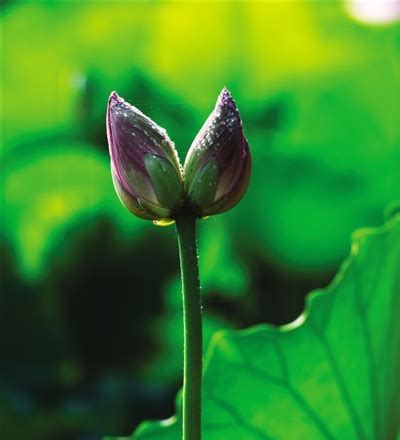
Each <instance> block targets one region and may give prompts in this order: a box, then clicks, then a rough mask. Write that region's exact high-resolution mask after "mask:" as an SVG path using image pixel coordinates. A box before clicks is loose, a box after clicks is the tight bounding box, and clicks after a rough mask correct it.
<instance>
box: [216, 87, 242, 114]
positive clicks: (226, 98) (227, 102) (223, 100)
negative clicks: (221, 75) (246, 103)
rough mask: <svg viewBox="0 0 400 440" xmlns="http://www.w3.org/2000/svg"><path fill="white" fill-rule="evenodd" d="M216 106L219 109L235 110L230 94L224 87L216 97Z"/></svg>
mask: <svg viewBox="0 0 400 440" xmlns="http://www.w3.org/2000/svg"><path fill="white" fill-rule="evenodd" d="M217 105H218V106H220V107H228V108H229V109H231V110H237V107H236V104H235V101H234V100H233V98H232V94H231V92H230V91H229V90H228V89H227V88H226V86H224V88H223V89H222V90H221V93H220V94H219V97H218V102H217Z"/></svg>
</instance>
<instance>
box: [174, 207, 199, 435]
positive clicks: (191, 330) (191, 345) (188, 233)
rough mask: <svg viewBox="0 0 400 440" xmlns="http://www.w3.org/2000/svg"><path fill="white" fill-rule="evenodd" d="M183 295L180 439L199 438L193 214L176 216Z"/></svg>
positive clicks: (197, 280) (196, 286)
mask: <svg viewBox="0 0 400 440" xmlns="http://www.w3.org/2000/svg"><path fill="white" fill-rule="evenodd" d="M175 221H176V229H177V232H178V241H179V257H180V263H181V277H182V295H183V327H184V330H183V332H184V333H183V334H184V363H183V416H182V428H183V429H182V434H183V437H182V438H183V440H200V439H201V378H202V325H201V300H200V278H199V260H198V255H197V241H196V218H195V217H194V216H192V215H181V216H178V217H177V218H176V219H175Z"/></svg>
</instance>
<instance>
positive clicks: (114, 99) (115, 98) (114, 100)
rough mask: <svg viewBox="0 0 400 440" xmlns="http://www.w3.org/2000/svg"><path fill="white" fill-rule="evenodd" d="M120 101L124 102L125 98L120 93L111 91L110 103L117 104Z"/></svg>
mask: <svg viewBox="0 0 400 440" xmlns="http://www.w3.org/2000/svg"><path fill="white" fill-rule="evenodd" d="M120 102H123V99H122V98H121V97H120V96H119V95H118V93H117V92H115V91H114V92H111V95H110V97H109V98H108V104H109V105H115V104H119V103H120Z"/></svg>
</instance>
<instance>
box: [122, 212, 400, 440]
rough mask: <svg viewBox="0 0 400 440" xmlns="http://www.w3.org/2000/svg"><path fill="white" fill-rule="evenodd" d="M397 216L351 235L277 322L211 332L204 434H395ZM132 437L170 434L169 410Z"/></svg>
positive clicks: (399, 343) (174, 432) (399, 359)
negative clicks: (322, 285)
mask: <svg viewBox="0 0 400 440" xmlns="http://www.w3.org/2000/svg"><path fill="white" fill-rule="evenodd" d="M399 244H400V215H399V214H397V215H396V216H394V217H393V219H392V220H391V221H389V222H388V223H387V224H386V225H385V226H383V227H381V228H376V229H364V230H360V231H358V232H356V233H355V234H354V235H353V242H352V250H351V255H350V257H349V258H348V259H347V260H346V262H345V263H344V264H343V265H342V268H341V270H340V272H339V274H338V275H337V277H336V278H335V280H334V281H333V282H332V283H331V285H330V286H329V287H327V288H326V289H323V290H319V291H315V292H313V293H312V294H311V295H310V296H309V298H308V304H307V308H306V311H305V313H304V314H303V315H301V316H300V317H299V319H298V320H297V321H295V322H293V323H292V324H289V325H287V326H284V327H281V328H272V327H270V326H267V325H260V326H257V327H254V328H251V329H248V330H245V331H241V332H234V331H221V332H218V333H217V334H216V335H215V336H214V338H213V340H212V343H211V346H210V349H209V351H208V355H207V358H206V361H205V365H206V367H205V373H204V388H203V390H204V391H203V404H204V413H203V414H204V415H203V430H204V437H205V438H207V440H214V439H221V438H229V439H232V440H252V439H254V440H256V439H269V438H271V439H272V438H273V439H288V438H297V439H309V438H312V439H325V438H331V439H334V438H338V439H339V438H340V439H342V438H343V439H348V440H350V439H360V438H363V439H383V438H384V439H388V440H389V439H395V438H396V435H397V433H398V430H399V428H400V406H399V404H400V400H399V394H398V390H397V384H398V378H397V372H398V369H399V368H400V351H399V347H400V325H399V322H398V319H397V318H398V317H397V311H398V310H399V307H400V278H399V271H398V268H399V264H400V252H399V251H400V246H399ZM131 438H132V439H135V440H145V439H165V440H166V439H175V440H177V439H179V438H180V424H179V420H178V421H177V420H176V419H175V418H172V419H170V420H167V421H164V422H161V423H145V424H143V425H141V427H139V428H138V430H137V432H136V434H134V435H133V436H132V437H131Z"/></svg>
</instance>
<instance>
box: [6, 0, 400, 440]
mask: <svg viewBox="0 0 400 440" xmlns="http://www.w3.org/2000/svg"><path fill="white" fill-rule="evenodd" d="M362 3H363V2H361V3H360V4H359V6H360V5H361V6H360V8H362ZM386 5H387V6H386V7H387V8H390V5H389V3H387V4H386ZM381 7H382V8H383V9H384V8H385V3H384V2H381ZM386 12H387V14H386V15H385V14H383V19H382V20H381V22H377V21H378V20H375V19H374V17H375V18H377V17H378V16H377V15H375V16H374V15H373V16H372V18H371V16H368V14H367V15H366V14H365V13H363V11H362V9H359V10H357V8H356V7H355V6H354V5H353V7H351V5H350V6H349V4H348V3H345V2H344V1H329V2H325V1H313V2H311V1H302V2H300V1H299V2H267V3H258V2H257V3H256V2H254V3H252V2H248V3H244V2H234V3H233V2H222V3H181V2H154V3H151V2H140V3H139V2H137V3H135V2H100V1H99V2H95V1H81V2H75V1H55V0H53V1H51V0H48V1H40V2H39V1H36V2H35V1H32V2H27V1H25V2H23V1H16V0H14V1H12V0H9V1H4V0H3V2H2V4H1V26H2V109H1V110H2V134H1V141H2V149H1V156H0V158H1V159H0V160H1V194H0V197H1V201H0V207H1V234H0V258H1V293H0V420H1V422H0V435H1V438H12V439H17V440H19V439H24V438H29V439H30V440H36V439H37V440H39V439H40V440H50V439H54V440H62V439H74V440H75V439H76V440H92V439H99V438H100V437H101V436H102V435H104V434H110V435H117V434H118V435H123V434H124V435H127V434H129V433H131V432H132V430H133V429H134V427H135V426H136V425H137V423H138V422H139V421H141V420H143V419H144V418H165V417H168V416H170V415H171V414H172V412H173V401H174V395H175V392H176V390H177V389H178V388H179V386H180V383H181V365H182V346H181V303H180V287H179V278H178V256H177V245H176V240H175V232H174V228H173V227H168V228H159V227H155V226H153V225H152V224H151V223H150V222H145V221H142V220H140V219H137V218H135V217H133V216H132V215H130V213H129V212H128V211H126V210H125V209H124V208H123V206H122V205H121V204H120V203H119V201H118V199H117V197H116V195H115V193H114V189H113V186H112V182H111V177H110V170H109V157H108V147H107V140H106V133H105V108H106V103H107V98H108V96H109V94H110V92H111V91H112V90H116V91H117V92H118V93H119V94H120V95H121V96H123V97H124V98H125V99H127V100H128V101H129V102H131V103H133V104H134V105H136V106H137V107H139V108H140V109H141V110H142V111H144V112H145V113H146V114H147V115H148V116H150V117H151V118H152V119H154V120H155V121H156V122H157V123H158V124H160V125H161V126H163V127H165V128H166V129H167V131H168V133H169V135H170V137H171V138H172V139H173V140H174V141H175V143H176V145H177V148H178V150H179V152H180V156H181V159H183V158H184V155H185V153H186V151H187V149H188V147H189V145H190V143H191V141H192V139H193V138H194V136H195V135H196V133H197V131H198V130H199V128H200V127H201V125H202V124H203V122H204V121H205V119H206V117H207V116H208V114H209V113H210V112H211V110H212V108H213V106H214V103H215V100H216V98H217V95H218V93H219V91H220V90H221V88H222V87H223V86H224V85H226V86H227V87H228V88H229V89H230V90H231V92H232V94H233V96H234V97H235V99H236V102H237V105H238V106H239V109H240V111H241V114H242V118H243V122H244V127H245V132H246V135H247V137H248V140H249V143H250V146H251V151H252V155H253V163H254V169H253V175H252V180H251V185H250V188H249V190H248V193H247V195H246V196H245V198H244V199H243V201H242V202H241V203H240V204H239V205H238V206H237V207H236V208H235V209H233V210H232V211H230V212H229V213H226V214H224V215H222V216H217V217H214V218H210V219H208V220H204V221H201V222H200V223H199V241H200V258H201V276H202V281H203V296H204V329H205V336H206V337H205V339H206V340H205V346H206V345H207V343H208V340H209V337H210V335H211V334H212V333H213V332H214V331H215V330H217V329H219V328H221V327H231V328H243V327H247V326H250V325H252V324H256V323H259V322H270V323H273V324H282V323H286V322H289V321H291V320H293V319H294V318H295V317H296V316H298V314H299V313H300V312H301V310H302V307H303V304H304V295H305V294H306V292H308V291H309V290H310V289H313V288H315V287H322V286H324V285H326V284H327V283H328V282H329V280H330V279H331V278H332V276H333V274H334V273H335V271H336V270H337V268H338V265H339V264H340V261H341V260H342V259H343V258H344V257H345V256H346V255H347V253H348V251H349V235H350V233H351V232H352V231H353V230H354V229H356V228H358V227H360V226H365V225H378V224H381V223H382V220H383V216H384V209H385V207H387V206H388V204H389V205H390V202H392V201H394V200H396V199H397V200H398V199H400V185H399V182H400V145H399V143H400V142H399V141H400V108H399V102H400V100H399V96H400V81H399V80H400V56H399V55H400V34H399V23H398V21H396V19H395V17H394V16H393V14H392V15H391V13H390V11H389V10H388V11H386ZM392 12H393V11H392ZM395 13H396V11H395ZM397 14H398V11H397ZM368 17H369V18H368ZM379 17H380V16H379ZM385 17H386V18H385ZM381 18H382V17H381Z"/></svg>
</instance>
